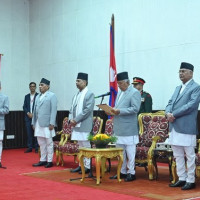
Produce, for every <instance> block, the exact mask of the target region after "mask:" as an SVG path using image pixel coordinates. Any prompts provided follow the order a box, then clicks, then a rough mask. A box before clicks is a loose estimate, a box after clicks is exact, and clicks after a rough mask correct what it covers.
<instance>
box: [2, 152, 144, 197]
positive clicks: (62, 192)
mask: <svg viewBox="0 0 200 200" xmlns="http://www.w3.org/2000/svg"><path fill="white" fill-rule="evenodd" d="M38 160H39V158H38V155H37V154H35V153H34V152H33V153H28V154H25V153H24V149H17V150H4V151H3V156H2V164H3V166H6V167H7V169H1V168H0V200H11V199H12V200H13V199H14V200H21V199H23V200H40V199H42V200H47V199H48V200H93V199H95V200H102V199H109V200H119V199H123V200H133V199H134V200H141V199H145V198H139V197H133V196H129V195H124V194H117V193H115V192H109V191H103V190H101V189H98V188H91V187H86V186H84V184H81V185H75V184H71V183H66V182H58V181H54V180H46V179H42V178H40V179H38V178H34V177H30V176H24V175H22V174H24V173H34V172H36V173H38V172H52V171H56V170H64V169H65V168H66V167H68V168H71V167H75V166H76V164H75V163H74V162H73V158H72V157H70V156H69V157H65V166H66V167H53V168H49V169H45V168H44V167H39V168H34V167H32V164H33V163H36V162H38ZM102 185H103V184H102Z"/></svg>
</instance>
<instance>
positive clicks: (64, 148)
mask: <svg viewBox="0 0 200 200" xmlns="http://www.w3.org/2000/svg"><path fill="white" fill-rule="evenodd" d="M93 123H94V125H93V134H94V135H96V134H97V133H101V129H102V125H103V120H102V119H101V118H100V117H94V118H93ZM71 132H72V129H71ZM71 132H70V134H65V138H64V140H63V142H62V144H61V145H60V146H59V156H60V161H61V166H63V165H64V160H63V155H67V156H74V161H75V162H76V157H77V155H78V153H79V145H78V143H77V141H72V140H71Z"/></svg>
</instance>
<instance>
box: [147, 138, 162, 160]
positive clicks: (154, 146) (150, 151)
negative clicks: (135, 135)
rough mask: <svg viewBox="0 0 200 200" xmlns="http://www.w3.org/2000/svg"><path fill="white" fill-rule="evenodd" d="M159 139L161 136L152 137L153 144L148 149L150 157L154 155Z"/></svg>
mask: <svg viewBox="0 0 200 200" xmlns="http://www.w3.org/2000/svg"><path fill="white" fill-rule="evenodd" d="M159 139H160V136H158V135H157V136H153V137H152V144H151V147H150V148H149V151H148V158H152V157H153V150H154V149H155V148H156V143H157V141H158V140H159Z"/></svg>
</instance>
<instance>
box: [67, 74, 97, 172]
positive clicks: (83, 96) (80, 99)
mask: <svg viewBox="0 0 200 200" xmlns="http://www.w3.org/2000/svg"><path fill="white" fill-rule="evenodd" d="M87 85H88V74H86V73H82V72H80V73H78V76H77V79H76V87H77V88H78V90H79V91H78V93H77V94H76V95H75V96H74V97H73V100H72V105H71V108H70V111H69V113H70V114H69V120H70V124H71V125H72V126H73V127H74V128H73V131H72V136H71V140H76V141H78V144H79V147H87V148H90V147H91V145H90V142H89V141H88V135H89V134H90V131H91V130H92V124H93V109H94V102H95V100H94V94H93V93H92V92H91V91H90V90H88V87H87ZM84 167H85V173H86V174H87V173H89V172H90V159H89V158H84ZM71 172H72V173H74V172H79V174H81V167H80V164H79V166H78V167H77V168H75V169H72V170H71Z"/></svg>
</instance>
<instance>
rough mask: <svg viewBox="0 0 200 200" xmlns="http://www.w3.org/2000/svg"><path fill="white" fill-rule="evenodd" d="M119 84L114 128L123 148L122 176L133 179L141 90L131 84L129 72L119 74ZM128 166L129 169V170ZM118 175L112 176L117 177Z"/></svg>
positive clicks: (119, 145) (118, 142)
mask: <svg viewBox="0 0 200 200" xmlns="http://www.w3.org/2000/svg"><path fill="white" fill-rule="evenodd" d="M117 84H118V87H119V88H120V90H121V91H120V92H118V94H117V98H116V103H115V108H113V109H112V112H113V113H114V114H115V115H114V121H113V129H114V135H115V136H117V138H118V139H117V142H116V146H117V147H121V148H123V150H124V151H123V156H124V159H123V164H122V168H121V173H120V177H121V178H125V179H124V181H126V182H128V181H133V180H135V179H136V177H135V169H134V168H135V154H136V144H137V143H138V142H139V135H138V133H139V131H138V118H137V114H138V112H139V110H140V104H141V95H140V92H139V91H138V90H137V89H135V88H133V87H132V86H131V85H130V80H129V78H128V72H122V73H119V74H117ZM127 168H128V170H127ZM116 178H117V175H115V176H112V177H110V179H116Z"/></svg>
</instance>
